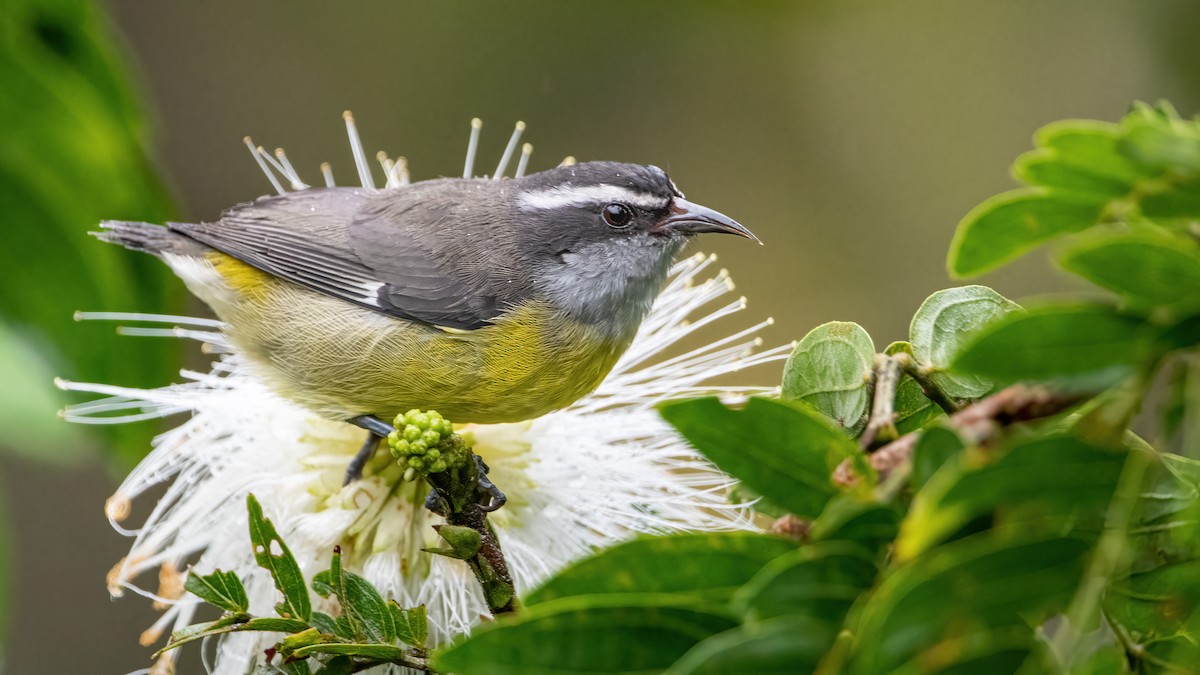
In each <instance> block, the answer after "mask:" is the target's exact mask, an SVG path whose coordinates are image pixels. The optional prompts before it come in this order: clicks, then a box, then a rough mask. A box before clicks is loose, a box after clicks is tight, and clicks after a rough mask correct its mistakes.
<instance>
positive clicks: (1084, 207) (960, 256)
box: [947, 188, 1104, 278]
mask: <svg viewBox="0 0 1200 675" xmlns="http://www.w3.org/2000/svg"><path fill="white" fill-rule="evenodd" d="M1103 210H1104V204H1102V203H1097V202H1095V201H1092V200H1087V199H1080V198H1079V197H1072V196H1071V195H1069V194H1065V193H1060V192H1049V191H1046V190H1043V189H1038V188H1024V189H1020V190H1013V191H1011V192H1005V193H1003V194H999V195H996V196H995V197H992V198H990V199H988V200H986V201H984V202H983V203H982V204H980V205H979V206H976V207H975V208H974V209H971V211H970V213H968V214H967V215H966V216H965V217H964V218H963V219H962V221H961V222H959V224H958V229H957V230H956V231H955V233H954V239H953V241H951V243H950V256H949V260H948V262H947V266H948V268H949V270H950V274H951V276H954V277H960V278H961V277H973V276H978V275H980V274H983V273H984V272H987V271H989V270H992V269H995V268H996V267H999V266H1000V265H1003V264H1004V263H1006V262H1008V261H1010V260H1012V259H1014V258H1016V257H1018V256H1020V255H1022V254H1024V253H1026V252H1028V251H1030V250H1032V249H1033V248H1035V247H1037V245H1038V244H1041V243H1042V242H1045V241H1048V240H1050V239H1053V238H1055V237H1058V236H1060V235H1064V234H1070V233H1073V232H1080V231H1082V230H1086V229H1087V228H1089V227H1091V226H1093V225H1095V224H1097V223H1098V222H1099V221H1100V216H1101V214H1102V213H1103Z"/></svg>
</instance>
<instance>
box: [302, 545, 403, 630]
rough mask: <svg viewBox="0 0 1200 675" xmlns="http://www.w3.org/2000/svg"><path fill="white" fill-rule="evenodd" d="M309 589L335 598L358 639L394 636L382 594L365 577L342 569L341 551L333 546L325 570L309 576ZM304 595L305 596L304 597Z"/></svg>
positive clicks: (391, 613)
mask: <svg viewBox="0 0 1200 675" xmlns="http://www.w3.org/2000/svg"><path fill="white" fill-rule="evenodd" d="M313 590H315V591H316V592H317V593H318V594H320V595H321V596H322V597H328V596H329V595H330V594H332V595H334V596H336V597H337V599H338V604H339V605H340V606H341V608H342V613H341V615H340V616H339V617H338V619H342V618H345V620H346V621H347V623H349V625H350V629H351V631H353V633H354V636H355V638H357V639H358V640H359V641H369V642H392V641H394V640H395V639H396V635H397V628H396V616H395V615H394V614H393V612H392V609H391V608H390V607H389V606H388V603H387V602H386V601H384V599H383V596H381V595H380V594H379V591H377V590H375V587H374V586H372V585H371V584H370V582H368V581H367V580H366V579H364V578H362V577H361V576H359V575H357V574H355V573H354V572H351V571H349V570H345V569H342V552H341V550H340V549H338V548H335V549H334V552H333V557H332V558H331V560H330V563H329V569H328V570H325V571H323V572H320V573H319V574H317V575H316V576H314V577H313ZM305 597H306V598H307V596H305Z"/></svg>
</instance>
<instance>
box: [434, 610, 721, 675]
mask: <svg viewBox="0 0 1200 675" xmlns="http://www.w3.org/2000/svg"><path fill="white" fill-rule="evenodd" d="M734 625H735V624H734V623H733V622H732V621H731V620H730V619H728V618H726V617H723V616H718V615H715V614H708V613H706V612H702V611H699V610H697V609H695V608H694V607H691V606H689V605H688V604H687V602H686V601H685V602H683V603H682V604H681V601H680V599H679V598H678V597H677V596H673V595H665V596H664V595H654V594H638V595H632V596H628V595H598V596H574V597H569V598H563V599H560V600H556V601H554V602H547V603H543V604H540V605H537V606H534V607H528V608H526V609H524V610H523V611H522V612H520V613H518V614H516V615H513V616H511V617H504V618H502V619H500V620H497V621H494V622H492V623H485V624H483V625H481V626H479V627H478V628H476V629H475V630H474V632H473V633H472V634H471V635H470V637H467V638H465V639H461V640H459V641H458V642H456V643H455V644H452V645H450V646H449V647H448V648H446V649H443V650H441V651H440V652H437V653H435V654H434V657H433V666H434V668H435V669H437V670H439V671H442V672H453V673H456V674H457V675H476V674H481V675H566V674H568V673H639V672H640V673H651V672H658V671H661V670H665V669H666V668H668V667H669V666H670V665H671V664H672V663H674V662H675V661H676V660H677V659H678V658H679V657H681V656H683V655H684V654H685V653H686V652H687V651H688V650H689V649H691V648H692V647H694V646H695V645H696V644H697V643H699V642H700V641H702V640H704V639H706V638H708V637H710V636H712V635H715V634H717V633H720V632H723V631H726V630H729V629H731V628H733V627H734Z"/></svg>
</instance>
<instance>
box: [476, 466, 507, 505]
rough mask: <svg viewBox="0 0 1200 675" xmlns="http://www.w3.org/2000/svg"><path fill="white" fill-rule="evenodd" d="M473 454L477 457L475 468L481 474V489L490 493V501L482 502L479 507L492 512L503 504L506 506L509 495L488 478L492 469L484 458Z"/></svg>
mask: <svg viewBox="0 0 1200 675" xmlns="http://www.w3.org/2000/svg"><path fill="white" fill-rule="evenodd" d="M471 456H472V457H474V458H475V469H476V471H477V473H478V474H479V478H478V482H479V491H480V492H481V493H486V494H487V495H488V502H487V503H486V504H480V505H479V508H481V509H483V510H484V511H487V512H488V513H491V512H492V511H495V510H496V509H498V508H500V507H501V506H504V504H505V503H506V502H508V495H506V494H504V492H502V491H501V490H500V488H498V487H496V484H495V483H493V482H492V480H491V479H490V478H488V471H490V469H489V468H488V465H487V464H486V463H485V462H484V461H483V458H482V457H480V456H479V455H471Z"/></svg>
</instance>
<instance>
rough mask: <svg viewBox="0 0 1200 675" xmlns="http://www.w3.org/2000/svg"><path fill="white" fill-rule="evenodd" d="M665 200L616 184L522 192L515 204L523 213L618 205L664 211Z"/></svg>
mask: <svg viewBox="0 0 1200 675" xmlns="http://www.w3.org/2000/svg"><path fill="white" fill-rule="evenodd" d="M667 201H668V200H665V199H663V198H662V197H659V196H657V195H652V194H648V193H645V192H639V191H637V190H632V189H630V188H625V187H619V186H616V185H588V186H585V187H552V188H546V189H544V190H534V191H532V192H525V193H522V194H521V196H520V197H518V198H517V202H518V203H519V204H520V205H521V208H522V209H525V210H526V211H532V210H544V209H557V208H560V207H563V206H585V205H588V204H606V203H609V202H620V203H622V204H629V205H631V206H637V207H639V208H643V209H650V210H655V209H662V208H666V206H667Z"/></svg>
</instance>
